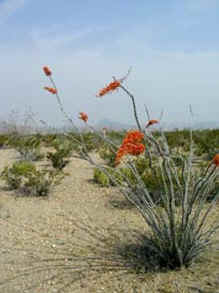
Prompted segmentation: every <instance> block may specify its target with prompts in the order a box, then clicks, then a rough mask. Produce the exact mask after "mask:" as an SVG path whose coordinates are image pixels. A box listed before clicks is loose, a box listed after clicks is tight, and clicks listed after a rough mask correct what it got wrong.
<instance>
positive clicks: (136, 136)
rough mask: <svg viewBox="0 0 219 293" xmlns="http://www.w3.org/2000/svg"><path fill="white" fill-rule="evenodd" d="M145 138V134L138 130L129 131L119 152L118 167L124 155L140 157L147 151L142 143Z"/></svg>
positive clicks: (116, 161)
mask: <svg viewBox="0 0 219 293" xmlns="http://www.w3.org/2000/svg"><path fill="white" fill-rule="evenodd" d="M143 137H144V134H143V133H142V132H140V131H138V130H134V131H129V132H128V133H127V134H126V136H125V138H124V139H123V142H122V145H121V146H120V148H119V149H118V151H117V154H116V159H115V164H116V165H118V164H119V163H120V160H121V158H122V157H123V156H124V155H127V154H129V155H133V156H138V155H140V154H142V153H143V152H144V151H145V146H144V145H143V144H142V143H141V142H142V140H143Z"/></svg>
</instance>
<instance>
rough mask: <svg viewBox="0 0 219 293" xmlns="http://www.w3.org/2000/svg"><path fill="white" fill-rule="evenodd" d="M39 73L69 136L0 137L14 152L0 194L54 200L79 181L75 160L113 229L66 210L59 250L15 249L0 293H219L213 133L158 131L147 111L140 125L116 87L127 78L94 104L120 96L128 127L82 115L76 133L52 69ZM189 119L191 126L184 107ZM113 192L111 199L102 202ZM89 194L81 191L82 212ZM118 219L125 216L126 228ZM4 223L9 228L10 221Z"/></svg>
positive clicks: (216, 134)
mask: <svg viewBox="0 0 219 293" xmlns="http://www.w3.org/2000/svg"><path fill="white" fill-rule="evenodd" d="M43 71H44V74H45V75H46V76H47V77H48V78H49V82H50V83H51V85H50V86H46V87H45V90H46V91H48V93H49V94H52V95H54V97H55V98H56V101H57V105H58V107H59V109H60V111H61V112H62V114H63V116H64V117H65V119H66V120H67V121H68V122H70V124H71V125H72V129H71V130H70V131H66V132H64V133H55V134H40V133H36V134H26V135H24V134H22V133H16V134H15V133H13V135H11V133H8V134H2V135H1V137H0V146H1V148H2V150H1V151H2V152H3V151H7V150H8V149H13V150H14V152H15V153H16V154H17V156H16V157H15V159H14V161H13V160H12V161H11V162H10V163H9V164H8V165H4V166H3V167H2V172H1V179H2V182H4V184H3V188H6V189H8V190H10V192H11V190H12V191H14V192H13V193H11V194H10V195H11V196H12V197H13V195H16V198H17V196H18V195H23V197H22V200H23V201H24V200H25V196H27V195H28V198H30V197H34V199H35V200H38V201H39V200H40V199H39V198H38V197H39V196H40V197H43V198H44V199H45V198H47V200H52V199H53V196H54V192H55V191H54V190H55V189H57V190H59V188H61V189H62V188H64V186H63V184H65V182H66V181H65V180H68V182H69V181H71V180H77V174H78V173H80V170H79V169H77V168H78V166H77V167H76V166H75V165H74V164H73V163H75V164H76V165H77V162H82V165H83V164H87V165H86V166H89V168H91V169H90V170H91V172H90V173H89V176H90V177H89V179H88V180H89V182H86V183H83V182H81V183H82V185H83V184H86V186H87V187H89V188H90V189H91V190H95V192H96V193H99V196H98V198H99V200H100V197H101V195H102V193H107V197H106V196H103V197H104V201H106V200H107V201H109V202H110V201H111V203H113V204H112V205H111V209H116V213H117V214H116V216H115V217H116V218H115V219H116V221H117V223H116V225H115V222H114V225H112V226H110V225H111V224H112V222H111V221H112V219H110V222H109V223H107V218H108V219H109V218H110V215H111V214H113V212H111V211H108V212H107V207H108V205H105V206H102V207H101V208H102V211H101V212H102V213H101V216H102V218H97V217H94V219H95V220H93V221H92V220H90V217H88V216H87V217H86V218H85V219H84V218H82V217H80V216H78V217H75V218H74V217H72V215H71V217H70V220H69V218H68V216H67V212H66V214H64V217H65V220H66V221H68V220H69V221H70V224H69V223H68V228H67V226H66V229H67V231H68V232H69V229H70V228H69V227H71V229H72V230H74V231H76V232H75V233H72V234H74V235H72V234H71V233H70V234H69V235H70V236H68V237H67V238H65V241H64V243H63V244H62V245H63V246H62V245H61V246H60V245H58V246H56V245H55V246H54V244H53V238H52V236H50V235H47V238H46V239H47V244H46V245H45V247H44V250H43V252H41V251H38V250H36V251H32V250H33V248H32V250H31V249H30V251H29V250H28V249H29V248H28V249H27V251H28V253H26V254H27V256H25V257H24V259H25V260H23V259H22V257H23V254H22V251H25V246H22V249H21V248H20V246H19V245H18V247H17V251H21V252H20V253H21V255H22V257H21V263H19V264H16V270H14V271H13V274H12V275H13V276H12V277H10V276H8V275H7V276H5V277H4V278H2V280H0V287H2V288H3V289H2V290H5V291H3V292H10V290H11V289H9V288H14V292H16V291H15V289H16V288H18V292H24V291H22V290H26V292H34V290H35V289H36V288H38V289H40V290H42V291H40V292H45V291H43V290H47V292H167V293H171V292H172V293H173V292H205V293H207V292H209V293H210V292H212V293H213V292H215V293H216V292H219V291H216V290H218V288H219V283H218V278H219V265H218V261H219V256H218V236H219V235H218V228H219V222H218V212H219V209H218V201H217V199H218V195H219V176H218V174H219V173H218V167H219V149H218V146H219V130H218V129H212V130H210V129H208V130H196V131H193V130H192V127H191V128H190V129H184V130H174V131H164V130H162V120H161V119H151V117H150V113H149V110H148V109H147V108H145V112H146V115H147V117H148V120H147V121H145V122H144V123H141V121H139V118H138V111H137V108H136V104H135V97H134V96H133V94H132V93H131V92H130V91H129V90H128V89H127V88H126V87H125V86H124V82H125V80H126V79H127V78H128V75H129V73H130V71H129V72H128V74H127V75H126V76H125V77H123V78H120V79H117V78H115V77H114V78H113V81H112V82H110V83H109V84H108V85H107V86H106V87H104V88H103V89H101V90H99V92H98V93H97V98H101V99H102V98H104V96H105V95H106V94H109V93H113V92H114V91H116V90H119V91H123V92H125V94H126V95H127V97H128V98H129V99H130V100H131V103H132V110H133V115H134V118H135V121H136V128H135V129H130V130H122V131H115V130H107V131H106V132H104V133H103V131H97V130H95V129H94V128H93V126H92V125H90V124H89V115H88V113H85V112H80V113H79V114H78V115H79V116H78V117H76V119H77V118H79V119H80V120H82V121H81V123H84V125H85V127H86V128H85V130H84V131H80V129H77V127H76V126H75V123H74V121H73V120H72V118H70V117H69V116H68V114H67V113H66V112H65V109H64V106H63V101H62V100H61V97H60V96H59V91H58V87H57V86H56V83H55V82H54V79H53V74H52V71H51V70H50V68H48V67H44V68H43ZM190 114H191V119H192V110H191V107H190ZM155 118H156V117H155ZM5 148H6V149H5ZM74 176H75V177H74ZM75 178H76V179H75ZM63 182H64V183H63ZM74 184H76V183H74ZM67 187H68V186H67ZM81 189H83V186H82V187H81ZM60 192H61V190H60ZM68 193H70V194H71V188H69V189H68ZM115 193H116V194H117V198H116V199H115V198H114V200H112V199H110V197H112V195H113V194H115ZM87 194H89V191H88V192H87ZM87 194H86V192H84V193H83V192H81V194H80V196H83V197H84V201H83V202H84V205H82V206H80V208H81V213H82V214H83V208H84V209H85V205H86V196H87ZM62 200H63V201H65V198H62ZM77 200H80V199H79V198H77ZM42 204H43V202H42V203H41V205H42ZM69 204H71V205H72V211H74V212H76V209H74V207H73V206H74V205H75V206H77V204H78V203H76V202H74V198H71V199H70V200H68V204H67V206H68V208H69ZM97 204H98V203H97ZM66 208H67V207H66ZM68 208H67V209H68ZM104 209H105V210H104ZM91 210H92V209H91ZM124 210H125V214H123V212H124ZM105 213H106V214H107V213H108V214H109V215H108V217H107V216H105V215H104V214H105ZM0 214H1V209H0ZM70 214H71V213H69V214H68V215H70ZM79 214H80V212H79ZM114 215H115V214H114ZM91 216H92V215H91ZM123 216H124V218H125V219H126V220H127V221H130V219H132V222H129V227H127V226H126V224H125V222H124V221H122V220H121V218H122V217H123ZM105 217H106V218H105ZM2 222H4V223H6V224H10V225H13V220H10V218H9V219H7V218H6V219H5V218H4V219H3V220H2ZM101 222H102V223H101ZM100 223H101V224H100ZM131 224H132V227H131ZM10 225H9V227H10ZM16 225H18V226H19V223H16ZM20 225H21V224H20ZM21 227H22V226H21ZM64 228H65V225H64V224H63V225H62V228H59V227H58V226H57V227H56V226H54V233H56V232H57V231H59V229H64ZM25 229H27V230H28V229H29V228H26V226H25ZM29 230H30V231H31V227H30V229H29ZM60 231H61V230H60ZM33 235H35V236H34V237H36V238H37V241H36V242H37V243H38V241H41V240H40V239H41V238H42V236H40V235H41V233H40V231H39V230H38V231H34V232H33ZM12 243H13V241H12ZM39 243H40V242H39ZM39 243H38V245H40V244H39ZM6 246H7V244H6ZM14 251H16V247H15V248H14ZM11 255H12V259H11V258H10V253H9V254H8V257H7V258H6V260H7V261H6V263H5V266H6V265H9V264H10V263H11V262H12V263H13V256H14V254H13V249H12V254H11ZM14 257H15V256H14ZM209 264H210V265H209ZM19 266H20V267H19ZM206 276H210V277H209V279H210V281H209V282H210V285H209V283H208V281H207V280H206ZM27 280H31V281H27ZM106 280H107V282H106ZM110 280H111V281H110ZM167 280H169V281H167ZM19 282H20V283H19ZM104 282H106V284H107V285H105V286H103V285H102V284H103V283H104ZM21 283H22V286H24V287H22V286H21ZM26 283H27V284H26ZM19 284H20V285H19ZM19 286H21V287H19ZM44 286H48V287H44ZM19 288H20V289H19ZM21 288H23V289H21ZM43 288H44V289H43ZM45 288H47V289H45ZM48 288H49V289H48ZM7 290H8V291H7ZM19 290H20V291H19ZM77 290H78V291H77ZM86 290H87V291H86ZM89 290H90V291H89ZM92 290H93V291H92ZM94 290H95V291H94ZM212 290H213V291H212Z"/></svg>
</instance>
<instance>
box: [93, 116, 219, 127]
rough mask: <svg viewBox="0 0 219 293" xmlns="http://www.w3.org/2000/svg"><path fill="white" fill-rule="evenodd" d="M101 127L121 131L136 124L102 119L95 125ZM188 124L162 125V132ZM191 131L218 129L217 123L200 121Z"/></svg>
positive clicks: (173, 123)
mask: <svg viewBox="0 0 219 293" xmlns="http://www.w3.org/2000/svg"><path fill="white" fill-rule="evenodd" d="M103 127H106V128H108V129H114V130H123V129H133V128H136V127H137V126H136V124H128V123H122V122H118V121H113V120H110V119H102V120H100V121H98V122H97V123H96V125H95V128H96V129H102V128H103ZM189 127H190V126H189V123H185V122H172V123H167V122H164V123H163V129H164V130H173V129H184V128H189ZM192 127H193V129H214V128H219V122H217V121H201V122H196V123H194V124H193V125H192Z"/></svg>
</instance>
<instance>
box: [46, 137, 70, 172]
mask: <svg viewBox="0 0 219 293" xmlns="http://www.w3.org/2000/svg"><path fill="white" fill-rule="evenodd" d="M53 147H54V148H55V152H48V153H47V159H49V160H50V161H51V163H52V166H53V167H54V168H55V169H57V170H62V169H63V168H64V167H65V166H66V165H67V164H68V163H69V160H67V159H66V158H68V157H70V155H71V153H72V145H71V143H70V142H69V141H68V140H66V139H65V141H61V140H59V139H56V140H55V141H54V142H53Z"/></svg>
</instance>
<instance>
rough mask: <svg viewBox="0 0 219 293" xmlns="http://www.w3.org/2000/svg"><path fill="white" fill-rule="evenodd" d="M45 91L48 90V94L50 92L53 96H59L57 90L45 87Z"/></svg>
mask: <svg viewBox="0 0 219 293" xmlns="http://www.w3.org/2000/svg"><path fill="white" fill-rule="evenodd" d="M44 89H45V90H47V91H48V92H50V93H51V94H53V95H55V94H57V89H55V88H53V87H48V86H45V87H44Z"/></svg>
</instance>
